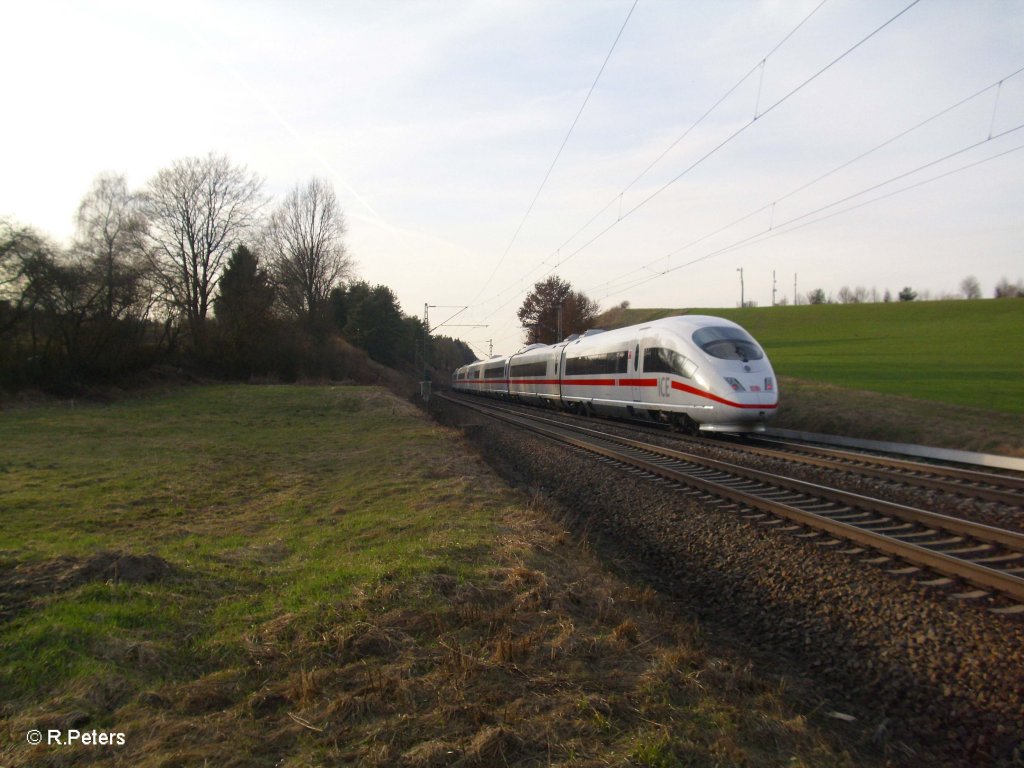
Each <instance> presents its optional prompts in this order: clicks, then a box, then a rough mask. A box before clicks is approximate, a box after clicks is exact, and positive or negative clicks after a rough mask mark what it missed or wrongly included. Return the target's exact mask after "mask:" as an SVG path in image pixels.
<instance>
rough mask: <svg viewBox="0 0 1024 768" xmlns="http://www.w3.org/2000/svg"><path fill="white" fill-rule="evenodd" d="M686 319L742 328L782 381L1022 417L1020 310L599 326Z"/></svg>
mask: <svg viewBox="0 0 1024 768" xmlns="http://www.w3.org/2000/svg"><path fill="white" fill-rule="evenodd" d="M687 312H689V313H691V314H700V313H705V314H713V315H719V316H721V317H726V318H728V319H730V320H734V321H735V322H737V323H739V324H740V325H742V326H743V327H745V328H746V329H747V330H749V331H750V332H751V333H752V334H753V335H754V336H755V338H757V340H758V341H759V342H760V343H761V344H762V345H763V346H764V348H765V350H766V351H767V353H768V356H769V357H770V358H771V361H772V365H773V366H774V367H775V371H776V373H777V374H778V375H779V376H780V377H792V378H797V379H802V380H806V381H813V382H821V383H825V384H832V385H835V386H839V387H844V388H849V389H859V390H867V391H872V392H881V393H885V394H894V395H902V396H907V397H913V398H918V399H921V400H929V401H933V402H938V403H951V404H954V405H963V406H970V407H974V408H981V409H986V410H993V411H1002V412H1006V413H1014V414H1024V301H1013V300H1001V301H996V300H987V301H928V302H896V303H890V304H842V305H841V304H829V305H816V306H799V307H760V308H745V309H707V310H703V309H690V310H669V309H657V310H643V309H636V310H633V309H629V310H625V311H621V310H612V311H611V312H609V313H607V315H606V316H605V322H608V325H607V326H606V327H613V326H614V327H618V326H622V325H629V324H632V323H640V322H644V321H646V320H652V319H655V318H658V317H667V316H670V315H674V314H681V313H687Z"/></svg>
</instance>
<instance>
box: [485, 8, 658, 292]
mask: <svg viewBox="0 0 1024 768" xmlns="http://www.w3.org/2000/svg"><path fill="white" fill-rule="evenodd" d="M639 2H640V0H633V5H632V6H631V7H630V9H629V13H627V14H626V20H625V21H623V22H622V26H621V27H620V28H619V33H618V34H617V35H616V36H615V40H614V41H613V42H612V47H611V48H610V49H608V55H607V56H605V57H604V61H603V62H602V63H601V68H600V69H599V70H598V71H597V76H596V77H595V78H594V82H593V83H591V84H590V90H588V91H587V95H586V98H584V99H583V103H582V104H581V105H580V108H579V111H578V112H577V113H576V117H575V118H573V121H572V125H570V126H569V130H568V132H567V133H566V134H565V138H564V139H562V144H561V145H560V146H559V147H558V151H557V152H556V153H555V157H554V159H553V160H552V161H551V165H549V166H548V170H547V173H545V174H544V178H543V180H541V183H540V186H539V187H537V191H536V192H535V193H534V195H533V199H532V200H531V201H530V205H529V206H528V207H527V209H526V213H525V214H523V218H522V220H521V221H520V222H519V226H518V227H516V231H515V233H513V235H512V239H511V240H509V243H508V245H507V246H505V251H504V252H503V253H502V254H501V258H500V259H498V263H497V264H495V265H494V269H493V270H491V274H490V275H489V276H488V277H487V280H485V281H484V284H483V286H482V287H481V288H480V290H479V291H478V292H477V294H476V296H474V297H473V300H472V301H470V304H471V305H472V304H473V303H474V302H475V301H476V300H477V299H478V298H480V294H482V293H483V292H484V291H485V290H487V286H488V285H490V283H491V280H492V279H493V278H494V275H495V274H496V273H497V271H498V269H499V268H500V267H501V265H502V263H504V261H505V257H506V256H508V254H509V251H511V250H512V246H513V245H514V244H515V242H516V240H517V239H518V237H519V233H520V232H521V231H522V229H523V225H525V224H526V220H527V219H528V218H529V217H530V213H531V212H532V211H533V207H534V206H535V205H536V204H537V200H538V199H539V198H540V193H541V192H542V191H543V190H544V187H545V186H546V185H547V183H548V179H549V178H551V172H552V171H553V170H554V169H555V165H556V164H557V163H558V158H559V157H561V156H562V150H564V149H565V145H566V144H568V143H569V137H570V136H572V132H573V130H574V129H575V128H576V123H578V122H579V120H580V116H581V115H582V114H583V110H584V109H586V108H587V102H589V101H590V97H591V95H592V94H593V93H594V89H595V88H596V87H597V83H598V81H599V80H600V79H601V75H602V74H603V73H604V70H605V67H607V66H608V61H609V60H610V59H611V57H612V53H613V52H614V51H615V47H616V46H617V45H618V44H619V39H620V38H621V37H622V33H623V32H625V31H626V25H627V24H629V19H630V17H632V15H633V11H635V10H636V6H637V3H639Z"/></svg>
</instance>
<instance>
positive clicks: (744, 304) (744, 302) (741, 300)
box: [736, 267, 746, 309]
mask: <svg viewBox="0 0 1024 768" xmlns="http://www.w3.org/2000/svg"><path fill="white" fill-rule="evenodd" d="M736 271H737V272H739V273H740V309H743V307H745V306H746V301H745V299H744V296H743V267H737V268H736Z"/></svg>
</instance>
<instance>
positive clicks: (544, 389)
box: [508, 344, 561, 405]
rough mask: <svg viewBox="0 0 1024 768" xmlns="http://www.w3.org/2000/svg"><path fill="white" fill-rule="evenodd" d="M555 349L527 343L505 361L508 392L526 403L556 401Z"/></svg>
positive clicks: (557, 390) (557, 397)
mask: <svg viewBox="0 0 1024 768" xmlns="http://www.w3.org/2000/svg"><path fill="white" fill-rule="evenodd" d="M557 368H558V350H557V349H556V348H555V347H551V346H548V345H547V344H531V345H530V346H528V347H525V348H524V349H521V350H520V351H519V352H516V353H515V354H514V355H512V356H511V357H510V358H509V361H508V394H509V397H511V398H512V399H514V400H521V401H523V402H527V403H535V404H547V405H558V403H559V402H560V398H561V392H560V390H559V382H558V373H557Z"/></svg>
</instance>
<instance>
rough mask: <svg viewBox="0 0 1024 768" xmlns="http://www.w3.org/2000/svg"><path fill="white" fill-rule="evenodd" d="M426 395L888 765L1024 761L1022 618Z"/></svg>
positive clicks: (519, 475)
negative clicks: (810, 697)
mask: <svg viewBox="0 0 1024 768" xmlns="http://www.w3.org/2000/svg"><path fill="white" fill-rule="evenodd" d="M432 405H433V407H434V410H435V412H436V413H437V414H438V416H439V418H441V419H443V420H444V421H446V422H448V423H451V424H456V425H460V426H462V427H463V428H464V430H465V432H466V434H467V435H468V436H469V437H470V438H471V439H472V441H473V442H474V443H475V444H476V445H477V446H478V447H479V449H480V450H481V452H482V453H483V454H484V455H485V457H486V458H487V459H488V461H489V462H490V463H491V464H492V465H494V466H495V467H496V468H497V469H498V470H499V471H500V472H501V473H502V474H503V475H504V476H505V477H506V479H508V480H509V481H510V482H512V483H514V484H517V485H521V486H524V487H526V488H528V489H530V490H532V491H535V492H536V491H540V492H543V493H544V494H545V495H548V496H550V497H551V498H553V499H554V500H555V501H557V502H558V503H559V504H560V505H561V506H562V507H563V508H564V509H565V510H566V514H567V520H566V522H567V523H569V524H570V526H571V527H572V528H573V529H574V531H575V532H576V534H577V535H579V536H581V537H586V538H587V539H588V540H590V541H592V542H593V543H594V544H595V545H596V546H597V547H598V548H599V550H600V551H601V552H602V553H604V554H606V555H607V556H608V557H610V558H614V559H615V560H617V561H620V562H623V563H624V564H626V566H627V567H628V568H630V569H631V570H633V571H634V572H636V573H637V574H640V575H642V576H643V577H644V578H646V579H648V580H650V581H651V582H652V583H653V584H654V585H655V586H657V587H658V588H659V589H660V590H661V591H663V592H665V593H668V594H671V595H672V596H673V597H674V598H675V599H676V600H677V601H679V602H680V603H681V604H683V605H685V606H687V607H688V608H689V609H690V610H692V611H693V613H695V614H696V615H697V616H698V617H699V618H700V619H702V620H703V621H704V622H706V623H709V624H710V625H712V626H714V627H719V628H721V629H722V630H723V631H725V632H727V633H728V634H729V635H730V636H733V637H736V638H739V639H740V640H741V641H742V642H743V643H744V644H746V645H748V646H749V647H750V649H751V651H752V653H754V654H756V655H758V656H759V658H769V659H771V660H772V661H771V662H769V663H773V664H777V665H779V668H780V669H785V668H787V667H788V668H791V669H793V670H795V671H797V672H798V674H800V675H801V676H809V677H811V678H812V679H813V680H814V681H815V683H816V684H818V685H820V690H821V691H822V692H823V694H822V695H823V696H824V697H825V698H826V699H827V702H828V703H827V705H826V706H827V707H828V708H829V710H830V711H833V710H834V711H839V712H845V713H851V714H853V715H854V716H856V718H857V723H858V726H859V727H860V728H861V729H862V731H863V734H866V735H867V736H866V737H867V738H870V739H871V740H873V741H874V743H875V745H876V746H877V747H878V748H879V749H882V750H884V752H885V754H886V756H887V757H888V758H889V759H890V760H891V761H892V762H893V763H894V764H906V765H920V764H922V763H924V762H926V761H927V762H933V763H938V764H941V765H1024V724H1022V713H1024V622H1022V621H1021V620H1020V619H1015V618H1012V617H999V616H995V615H992V614H990V613H989V612H988V611H986V610H984V608H983V607H980V606H978V605H974V604H971V603H965V602H964V601H961V600H957V599H955V598H953V597H952V595H953V593H952V592H951V591H950V590H948V589H945V590H943V589H936V588H928V587H924V586H922V585H920V584H918V583H917V582H916V581H915V580H913V578H912V577H909V576H897V575H893V574H890V573H887V572H886V571H885V570H883V567H879V566H873V565H870V564H866V563H865V562H864V557H866V556H853V555H847V554H842V553H841V552H839V551H838V550H841V549H845V548H846V546H845V545H840V546H837V547H827V546H821V545H819V544H813V543H810V542H809V541H808V540H806V539H801V538H798V537H797V536H796V535H794V534H793V533H789V534H787V533H782V532H779V531H776V530H772V529H771V527H770V526H764V525H761V524H758V523H757V522H755V521H751V520H748V519H744V518H743V517H742V516H741V515H740V514H739V513H738V510H737V509H736V508H735V507H732V506H731V505H728V504H726V503H723V502H717V501H714V500H708V499H707V498H706V497H701V496H698V495H691V492H686V491H680V490H676V489H674V488H672V487H670V486H668V485H665V484H655V483H652V482H651V481H650V480H644V479H641V478H638V477H636V476H634V475H632V474H630V473H628V472H626V471H624V470H622V469H620V468H618V467H614V466H612V465H610V464H608V463H604V462H600V461H598V460H596V459H594V458H591V457H589V456H586V455H583V454H582V453H581V452H579V451H576V450H573V449H570V448H568V447H565V446H562V445H558V444H555V443H553V442H549V441H546V440H544V439H541V438H538V437H535V436H533V435H529V434H526V433H523V432H521V431H517V430H514V429H512V428H511V427H507V426H502V425H500V424H499V423H497V422H494V421H492V420H490V419H488V418H487V417H485V416H483V415H480V414H477V413H474V412H471V411H468V410H467V409H465V408H462V407H460V406H457V405H452V404H449V403H445V402H443V401H440V400H437V399H435V401H434V403H433V404H432ZM602 426H604V424H603V422H602ZM817 481H818V482H823V481H827V477H822V476H819V477H818V478H817ZM857 482H858V483H860V484H861V492H864V486H863V481H857ZM878 490H879V491H882V490H884V489H881V488H879V489H878ZM878 495H881V493H880V492H879V493H878ZM957 504H958V505H959V506H963V503H962V502H957Z"/></svg>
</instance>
